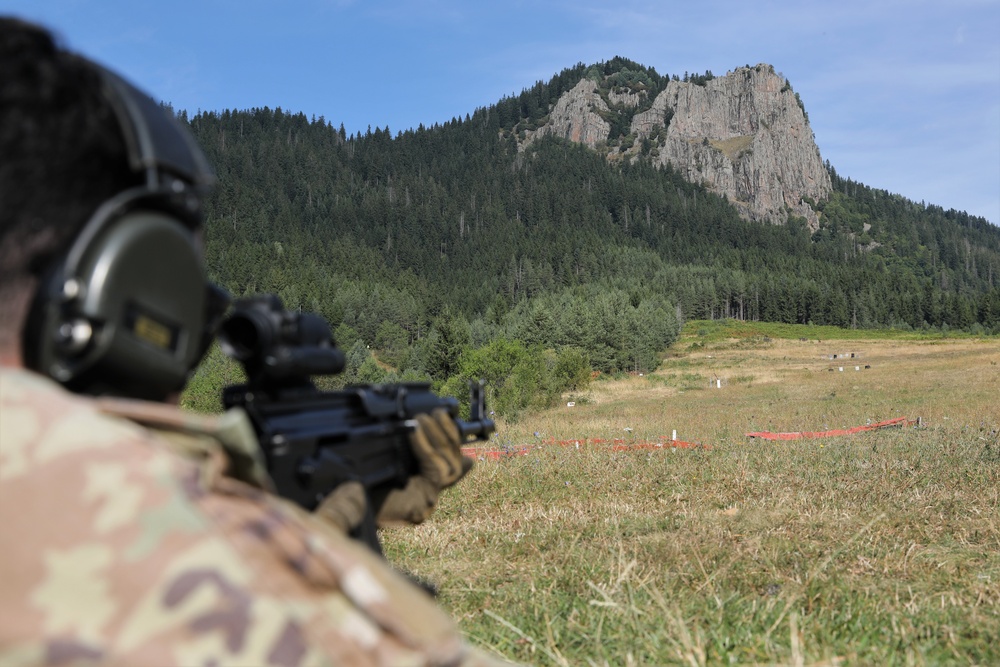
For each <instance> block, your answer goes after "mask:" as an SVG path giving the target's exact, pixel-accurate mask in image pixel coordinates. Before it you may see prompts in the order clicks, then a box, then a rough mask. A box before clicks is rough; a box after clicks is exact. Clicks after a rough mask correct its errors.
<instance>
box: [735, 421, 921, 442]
mask: <svg viewBox="0 0 1000 667" xmlns="http://www.w3.org/2000/svg"><path fill="white" fill-rule="evenodd" d="M913 423H915V422H914V421H912V420H909V419H907V418H906V417H896V418H895V419H887V420H886V421H884V422H879V423H877V424H866V425H865V426H855V427H853V428H845V429H834V430H832V431H797V432H794V433H771V432H770V431H758V432H756V433H747V437H748V438H761V439H763V440H798V439H800V438H830V437H833V436H838V435H851V434H852V433H861V432H862V431H874V430H876V429H880V428H890V427H893V426H900V427H902V426H906V425H907V424H913Z"/></svg>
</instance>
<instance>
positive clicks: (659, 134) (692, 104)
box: [528, 65, 831, 228]
mask: <svg viewBox="0 0 1000 667" xmlns="http://www.w3.org/2000/svg"><path fill="white" fill-rule="evenodd" d="M644 96H645V93H644V92H643V93H640V94H630V95H619V96H616V95H615V94H614V93H613V92H611V93H609V94H608V99H610V100H611V101H612V103H613V104H615V108H616V109H620V108H623V107H626V108H627V107H631V108H632V109H635V108H636V107H642V106H645V107H647V108H646V109H645V110H643V111H639V112H638V113H635V115H634V116H633V117H632V124H631V134H632V136H633V137H634V139H635V145H634V146H633V147H631V148H629V149H628V150H627V151H625V153H626V156H631V157H632V158H633V159H635V157H637V156H638V153H639V146H640V145H641V144H642V143H643V140H646V144H647V147H650V148H651V150H650V151H649V156H650V158H651V159H652V160H653V162H654V163H655V164H658V165H665V164H670V165H671V166H672V167H673V168H674V169H676V170H678V171H679V172H680V173H681V174H683V175H684V176H685V177H686V178H687V179H688V180H690V181H692V182H695V183H702V184H704V185H706V186H707V187H708V188H709V189H711V190H713V191H714V192H717V193H719V194H722V195H724V196H726V197H727V198H728V199H729V200H730V201H731V202H733V203H734V204H735V205H736V207H737V208H738V209H739V210H740V212H741V215H743V217H745V218H747V219H751V220H762V221H769V222H773V223H776V224H783V223H785V222H786V221H787V219H788V216H789V215H796V216H801V217H803V218H805V219H806V220H807V221H808V224H809V225H810V226H811V227H814V228H815V227H816V226H818V218H817V216H816V213H815V212H814V211H813V209H812V207H811V206H810V205H809V204H808V203H806V201H805V199H806V198H808V199H811V200H813V201H820V200H822V199H825V198H826V197H828V196H829V194H830V191H831V185H830V176H829V174H828V173H827V171H826V169H825V168H824V166H823V161H822V159H821V158H820V153H819V149H818V148H817V146H816V142H815V140H814V138H813V133H812V130H811V129H810V127H809V122H808V120H807V119H806V117H805V113H804V112H803V109H802V106H801V105H800V104H799V101H798V99H797V98H796V96H795V93H794V92H793V91H792V89H791V86H789V85H788V83H787V81H786V80H785V79H784V78H783V77H781V76H778V75H777V74H776V73H775V72H774V69H773V68H772V67H771V66H770V65H758V66H757V67H751V68H740V69H737V70H736V71H734V72H731V73H729V74H727V75H726V76H723V77H718V78H715V79H711V80H709V81H707V82H706V83H705V85H700V84H696V83H684V82H680V81H671V82H669V83H668V84H667V86H666V88H665V89H664V90H663V91H662V92H661V93H660V94H659V95H657V96H656V98H655V99H654V100H653V101H652V104H651V105H649V104H648V101H647V100H645V99H644ZM644 102H646V104H643V103H644ZM619 105H621V106H619ZM608 111H609V106H608V104H607V103H606V102H605V101H604V99H602V97H601V95H600V92H599V87H598V85H597V83H595V82H594V81H592V80H587V79H585V80H583V81H581V82H580V83H579V84H577V86H576V87H575V88H573V90H571V91H570V92H568V93H566V94H564V95H563V96H562V97H561V98H560V99H559V101H558V102H557V103H556V104H555V105H554V106H553V108H552V110H551V112H550V115H549V121H548V123H547V124H546V125H544V126H543V127H541V128H539V129H538V130H537V131H536V132H534V133H533V135H532V136H530V137H528V139H529V141H530V139H533V138H534V137H538V136H544V135H545V134H555V135H556V136H560V137H564V138H567V139H570V140H572V141H577V142H580V143H584V144H586V145H588V146H590V147H592V148H599V147H600V146H601V142H606V141H608V139H609V137H608V132H609V131H610V127H611V126H610V124H609V123H608V122H607V121H605V120H604V119H603V118H602V115H601V114H602V113H603V114H605V116H606V115H607V112H608ZM612 141H614V138H612ZM620 154H621V153H620V152H619V151H612V152H611V154H610V155H609V157H612V156H614V155H620Z"/></svg>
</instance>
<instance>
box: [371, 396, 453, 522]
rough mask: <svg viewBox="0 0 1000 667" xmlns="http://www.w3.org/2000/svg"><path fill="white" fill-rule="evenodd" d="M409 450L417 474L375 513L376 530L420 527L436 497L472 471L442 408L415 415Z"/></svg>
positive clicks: (432, 508) (450, 420)
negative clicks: (414, 426) (393, 527)
mask: <svg viewBox="0 0 1000 667" xmlns="http://www.w3.org/2000/svg"><path fill="white" fill-rule="evenodd" d="M416 421H417V428H416V429H415V430H414V431H413V433H411V434H410V447H411V448H412V449H413V455H414V456H415V457H416V459H417V464H418V465H419V467H420V474H419V475H415V476H413V477H411V478H410V481H409V482H407V484H406V486H405V487H403V488H402V489H393V490H392V491H390V492H389V495H387V496H386V498H385V501H384V502H383V503H382V504H381V506H380V507H379V508H378V510H377V511H376V513H375V521H376V523H378V525H380V526H391V525H399V524H401V523H411V524H418V523H422V522H423V521H425V520H426V519H427V517H429V516H430V515H431V513H432V512H433V511H434V506H435V505H436V504H437V499H438V495H439V494H440V493H441V491H442V490H443V489H446V488H448V487H449V486H452V485H454V484H455V483H456V482H458V480H460V479H462V477H464V476H465V474H466V473H467V472H469V470H471V469H472V459H471V458H469V457H468V456H463V455H462V436H461V434H460V433H459V432H458V426H456V425H455V421H454V420H453V419H452V418H451V415H449V414H448V411H447V410H445V409H444V408H438V409H437V410H434V411H433V412H432V413H431V414H429V415H417V417H416Z"/></svg>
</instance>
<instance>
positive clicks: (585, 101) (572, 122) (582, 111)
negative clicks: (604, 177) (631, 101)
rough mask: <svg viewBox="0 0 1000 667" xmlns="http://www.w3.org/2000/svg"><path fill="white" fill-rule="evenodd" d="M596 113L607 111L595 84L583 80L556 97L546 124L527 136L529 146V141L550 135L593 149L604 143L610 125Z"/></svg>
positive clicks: (588, 80)
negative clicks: (557, 98)
mask: <svg viewBox="0 0 1000 667" xmlns="http://www.w3.org/2000/svg"><path fill="white" fill-rule="evenodd" d="M599 111H603V112H608V111H610V109H609V107H608V104H607V102H605V101H604V100H603V99H601V96H600V95H599V94H598V93H597V83H595V82H594V81H591V80H590V79H583V80H582V81H580V83H578V84H576V86H574V87H573V89H572V90H570V91H569V92H568V93H565V94H563V96H562V97H560V98H559V100H558V101H557V102H556V103H555V105H554V106H553V107H552V111H551V112H550V113H549V121H548V122H547V123H546V124H545V125H543V126H542V127H540V128H538V130H536V131H535V132H533V133H532V134H531V135H529V143H530V140H531V139H534V138H540V137H544V136H545V135H548V134H554V135H555V136H557V137H562V138H563V139H569V140H570V141H575V142H576V143H579V144H585V145H587V146H589V147H591V148H596V147H597V144H598V143H599V142H602V141H607V140H608V132H610V131H611V124H610V123H609V122H608V121H606V120H604V119H603V118H601V116H600V114H599V113H598V112H599Z"/></svg>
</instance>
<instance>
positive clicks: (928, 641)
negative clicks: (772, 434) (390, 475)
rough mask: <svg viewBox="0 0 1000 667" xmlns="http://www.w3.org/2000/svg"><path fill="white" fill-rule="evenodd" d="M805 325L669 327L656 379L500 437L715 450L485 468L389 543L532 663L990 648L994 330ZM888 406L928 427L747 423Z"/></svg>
mask: <svg viewBox="0 0 1000 667" xmlns="http://www.w3.org/2000/svg"><path fill="white" fill-rule="evenodd" d="M764 331H765V332H767V330H766V329H765V330H764ZM845 335H846V334H845ZM807 337H808V336H807ZM822 338H823V340H822V342H819V341H818V340H817V339H816V338H815V337H813V338H809V339H808V340H805V341H803V340H799V339H798V336H792V337H791V338H784V339H779V338H773V337H772V338H768V337H766V336H765V335H763V334H761V333H760V332H754V331H750V332H748V333H746V335H741V336H740V337H738V338H726V337H721V336H713V335H704V336H699V335H698V334H697V333H696V332H695V330H693V329H692V330H687V335H685V337H684V338H682V340H681V342H680V343H679V344H678V345H677V346H675V348H674V349H673V350H671V356H670V357H669V358H668V359H667V360H666V362H665V363H664V365H663V367H662V368H661V369H660V370H659V371H658V372H657V373H655V374H654V375H652V376H651V377H629V378H626V379H620V380H608V381H599V382H597V383H595V385H594V387H593V389H592V391H591V392H590V393H589V395H588V396H578V397H574V398H576V399H577V401H576V402H577V405H576V406H575V407H573V408H568V407H559V408H556V409H553V410H549V411H546V412H544V413H541V414H536V415H532V416H531V417H530V418H529V419H527V420H525V421H523V422H522V423H520V424H518V425H513V426H511V425H507V426H502V427H501V429H500V433H499V438H498V440H499V441H502V442H508V443H510V444H531V443H539V442H541V441H543V440H546V439H548V438H555V439H557V440H559V439H572V438H584V437H590V438H603V439H612V438H617V437H623V436H624V437H626V438H628V439H632V440H635V441H640V440H644V439H656V438H658V437H659V436H664V435H670V432H671V431H672V430H674V429H676V430H677V435H678V438H679V439H682V440H689V441H697V442H703V443H705V444H709V445H711V447H712V448H711V449H710V450H676V451H656V452H647V451H632V452H611V451H608V450H607V449H602V448H600V447H597V446H587V447H584V448H582V449H580V450H576V449H573V448H565V447H558V446H553V445H549V446H544V445H542V446H540V447H539V448H538V449H536V450H533V451H532V453H531V454H530V455H529V456H521V457H514V458H509V459H503V460H500V461H488V460H484V461H480V462H479V464H478V465H477V467H476V468H475V469H474V470H473V472H472V473H471V474H470V477H469V479H467V480H465V481H463V482H462V483H461V484H460V485H459V486H458V487H456V488H455V489H454V490H453V491H450V492H449V493H448V494H446V495H445V497H444V498H443V499H442V503H441V506H440V508H439V510H438V513H437V514H436V515H435V517H434V519H433V520H432V521H430V522H429V523H427V524H425V525H424V526H421V527H419V528H418V529H416V530H396V531H391V532H388V533H386V535H385V536H384V537H385V544H386V551H387V554H388V555H389V558H390V559H391V560H392V561H393V562H395V563H397V564H399V565H400V566H401V567H403V568H405V569H408V570H411V571H413V572H415V573H417V574H419V575H421V576H423V577H425V578H428V579H430V580H432V581H435V582H436V583H438V584H439V585H440V586H441V589H442V596H441V602H442V604H443V605H444V606H445V607H446V608H448V609H449V610H450V611H451V612H452V613H453V614H454V616H455V617H456V618H457V620H458V621H459V623H460V625H461V627H462V628H463V629H464V631H465V632H466V633H467V634H468V636H469V637H470V639H471V640H472V641H473V642H475V643H477V644H480V645H482V646H485V647H488V648H492V649H493V650H495V651H496V652H497V653H499V654H502V655H505V656H507V657H509V658H513V659H517V660H520V661H525V662H529V663H534V664H553V665H561V664H567V665H568V664H573V665H576V664H593V665H628V664H635V665H639V664H646V665H661V664H687V665H700V664H718V663H723V662H725V663H752V664H758V663H765V664H942V663H961V664H976V663H978V664H995V663H998V662H1000V436H998V433H997V429H998V427H1000V414H998V409H997V406H998V404H1000V398H998V397H1000V341H998V340H996V339H992V340H975V339H923V340H912V339H911V340H903V339H896V340H893V339H885V338H882V339H878V340H862V339H851V340H848V339H832V338H831V332H829V331H824V332H823V336H822ZM851 352H854V353H855V354H857V355H860V356H858V357H856V358H855V359H854V360H843V361H841V360H830V359H829V358H828V357H829V355H830V354H833V353H851ZM841 365H843V366H844V371H843V372H841V371H840V370H838V369H839V367H840V366H841ZM865 365H870V366H871V368H869V369H865V368H864V366H865ZM855 366H860V367H861V370H857V371H856V370H854V367H855ZM831 367H833V368H834V369H835V370H833V371H830V370H828V369H829V368H831ZM715 379H718V380H721V383H722V387H721V389H714V388H713V389H709V380H715ZM897 416H906V417H909V418H911V419H914V418H916V417H918V416H919V417H922V418H923V420H924V422H925V424H926V426H925V427H924V428H920V429H914V428H907V429H892V430H885V431H877V432H868V433H863V434H858V435H854V436H846V437H837V438H828V439H824V440H794V441H787V442H770V441H760V440H750V439H747V438H746V437H745V436H744V434H745V433H746V432H748V431H758V430H774V431H797V430H811V431H815V430H826V429H827V428H829V429H833V428H845V427H850V426H855V425H859V424H864V423H866V422H867V421H868V420H871V421H880V420H883V419H888V418H891V417H897ZM626 427H628V428H630V429H632V430H631V431H625V428H626ZM536 432H537V433H538V436H536V435H535V433H536Z"/></svg>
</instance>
